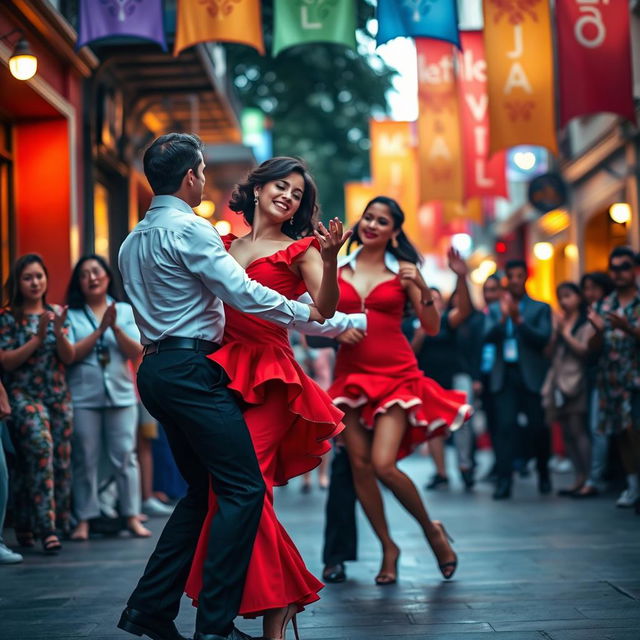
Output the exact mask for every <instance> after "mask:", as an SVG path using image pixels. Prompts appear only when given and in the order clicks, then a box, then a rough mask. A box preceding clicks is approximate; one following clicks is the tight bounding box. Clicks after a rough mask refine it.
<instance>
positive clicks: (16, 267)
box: [2, 253, 49, 322]
mask: <svg viewBox="0 0 640 640" xmlns="http://www.w3.org/2000/svg"><path fill="white" fill-rule="evenodd" d="M32 264H39V265H40V267H42V270H43V271H44V275H45V276H46V278H47V284H48V282H49V271H48V270H47V266H46V265H45V263H44V260H43V259H42V256H39V255H38V254H37V253H27V254H25V255H24V256H20V257H19V258H18V259H17V260H16V261H15V262H14V263H13V266H12V267H11V272H10V273H9V277H8V278H7V281H6V282H5V285H4V292H3V293H4V296H3V299H2V306H3V307H4V308H5V309H8V310H9V311H10V312H11V313H12V314H13V317H14V318H15V319H16V321H17V322H22V319H23V318H24V296H23V295H22V291H21V290H20V278H21V277H22V272H23V271H24V270H25V269H26V268H27V267H28V266H30V265H32ZM42 304H43V305H44V306H45V308H49V306H48V305H47V292H46V291H45V292H44V294H43V296H42Z"/></svg>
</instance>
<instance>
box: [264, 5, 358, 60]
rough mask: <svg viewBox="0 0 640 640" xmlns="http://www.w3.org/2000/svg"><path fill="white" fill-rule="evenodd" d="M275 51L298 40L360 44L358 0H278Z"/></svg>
mask: <svg viewBox="0 0 640 640" xmlns="http://www.w3.org/2000/svg"><path fill="white" fill-rule="evenodd" d="M274 12H275V20H274V22H275V26H274V37H273V55H274V56H277V55H278V54H279V53H280V51H282V50H283V49H286V48H287V47H293V46H294V45H297V44H307V43H310V42H335V43H338V44H343V45H345V46H347V47H351V48H352V49H355V48H356V5H355V2H354V0H332V1H331V2H327V1H326V0H275V5H274Z"/></svg>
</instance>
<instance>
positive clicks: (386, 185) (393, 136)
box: [369, 120, 421, 245]
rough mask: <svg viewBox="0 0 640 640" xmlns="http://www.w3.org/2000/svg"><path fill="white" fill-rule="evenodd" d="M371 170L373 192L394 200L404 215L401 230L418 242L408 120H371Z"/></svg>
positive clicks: (415, 184)
mask: <svg viewBox="0 0 640 640" xmlns="http://www.w3.org/2000/svg"><path fill="white" fill-rule="evenodd" d="M369 137H370V138H371V173H372V177H373V184H374V185H375V188H376V189H377V190H378V193H377V194H376V195H383V196H388V197H389V198H393V199H394V200H397V201H398V203H399V204H400V206H401V207H402V210H403V211H404V215H405V225H404V230H405V232H406V234H407V235H408V236H409V237H410V238H411V240H412V241H413V242H415V243H416V244H417V245H420V244H421V241H420V233H419V225H418V205H419V185H418V162H417V148H416V142H417V141H416V136H415V131H414V125H413V123H412V122H395V121H391V120H382V121H380V120H371V121H370V123H369Z"/></svg>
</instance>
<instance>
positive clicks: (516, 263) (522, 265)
mask: <svg viewBox="0 0 640 640" xmlns="http://www.w3.org/2000/svg"><path fill="white" fill-rule="evenodd" d="M511 269H524V270H525V271H527V263H526V262H525V261H524V260H522V259H518V260H509V261H508V262H507V264H506V265H505V267H504V270H505V273H508V272H509V270H511Z"/></svg>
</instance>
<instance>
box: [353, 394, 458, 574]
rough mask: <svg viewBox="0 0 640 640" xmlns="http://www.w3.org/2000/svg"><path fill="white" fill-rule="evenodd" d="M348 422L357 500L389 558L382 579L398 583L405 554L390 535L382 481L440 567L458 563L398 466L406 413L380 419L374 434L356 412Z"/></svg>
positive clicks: (393, 412) (395, 409)
mask: <svg viewBox="0 0 640 640" xmlns="http://www.w3.org/2000/svg"><path fill="white" fill-rule="evenodd" d="M344 423H345V425H346V427H347V428H346V429H345V431H344V433H343V437H344V440H345V443H346V445H347V450H348V452H349V459H350V461H351V466H352V471H353V479H354V485H355V488H356V493H357V495H358V500H359V501H360V503H361V504H362V507H363V509H364V511H365V513H366V515H367V518H368V519H369V522H371V526H372V527H373V529H374V531H375V533H376V535H377V536H378V538H379V540H380V542H381V544H382V551H383V554H384V557H383V562H382V569H381V571H380V574H381V575H382V574H385V575H386V576H388V577H389V578H390V579H395V577H396V569H395V565H396V560H397V557H398V554H399V551H400V550H399V548H398V547H397V545H396V544H395V543H394V542H393V540H392V539H391V536H390V535H389V529H388V525H387V521H386V517H385V514H384V505H383V502H382V496H381V494H380V489H379V487H378V484H377V481H376V480H377V479H379V480H380V481H381V482H382V483H384V484H385V486H387V487H388V488H389V489H390V490H391V491H392V492H393V494H394V495H395V497H396V498H397V499H398V501H399V502H400V504H402V506H403V507H404V508H405V509H406V510H407V511H408V512H409V513H410V514H411V515H412V516H413V517H414V518H415V520H416V521H417V522H418V524H419V525H420V527H421V528H422V530H423V532H424V534H425V536H426V538H427V540H428V542H429V544H430V545H431V548H432V549H433V552H434V554H435V555H436V558H437V560H438V564H439V565H442V564H446V563H452V562H455V561H456V554H455V552H454V551H453V549H452V548H451V545H450V544H449V542H448V540H447V537H446V535H445V534H444V531H443V529H442V527H441V526H440V525H439V523H437V522H434V521H432V520H431V519H430V518H429V515H428V513H427V510H426V509H425V506H424V503H423V502H422V498H421V497H420V494H419V493H418V490H417V489H416V486H415V485H414V484H413V482H412V481H411V479H410V478H409V477H408V476H407V475H406V474H405V473H404V472H402V471H400V469H398V467H397V465H396V458H397V456H398V450H399V448H400V443H401V442H402V438H403V437H404V434H405V430H406V428H407V416H406V412H405V410H404V409H402V407H400V406H397V405H396V406H394V407H391V408H390V409H389V410H388V411H387V412H386V413H384V414H382V415H381V416H379V417H378V418H377V421H376V426H375V430H374V431H373V434H372V433H371V432H368V431H367V430H365V428H364V427H362V426H361V425H360V423H359V415H358V413H357V412H356V411H354V410H352V409H349V410H347V413H346V415H345V418H344ZM454 570H455V567H453V566H449V567H447V568H446V570H443V575H444V576H445V577H446V578H449V577H451V575H453V571H454Z"/></svg>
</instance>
